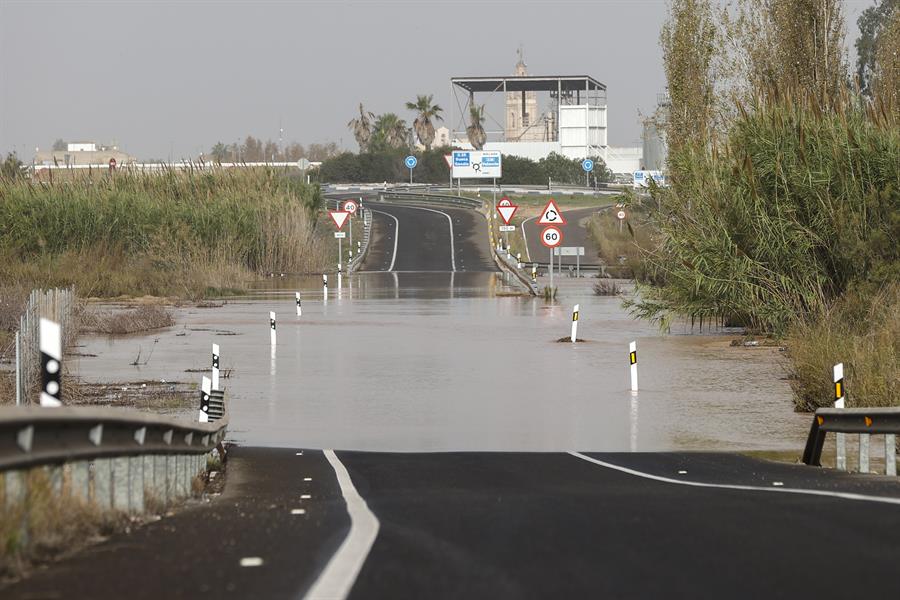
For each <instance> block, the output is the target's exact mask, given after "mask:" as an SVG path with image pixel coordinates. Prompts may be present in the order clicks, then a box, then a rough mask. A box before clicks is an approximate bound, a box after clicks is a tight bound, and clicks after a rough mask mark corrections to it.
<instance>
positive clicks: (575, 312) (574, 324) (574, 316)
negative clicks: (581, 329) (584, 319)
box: [571, 304, 579, 342]
mask: <svg viewBox="0 0 900 600" xmlns="http://www.w3.org/2000/svg"><path fill="white" fill-rule="evenodd" d="M578 306H579V305H578V304H576V305H575V308H574V309H573V310H572V335H571V340H572V341H573V342H574V341H576V340H577V339H578Z"/></svg>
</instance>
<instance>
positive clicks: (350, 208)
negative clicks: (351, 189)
mask: <svg viewBox="0 0 900 600" xmlns="http://www.w3.org/2000/svg"><path fill="white" fill-rule="evenodd" d="M341 208H342V209H344V210H345V211H347V212H348V213H350V214H351V215H355V214H356V209H357V208H359V206H358V205H357V204H356V200H347V201H346V202H344V203H343V204H342V205H341Z"/></svg>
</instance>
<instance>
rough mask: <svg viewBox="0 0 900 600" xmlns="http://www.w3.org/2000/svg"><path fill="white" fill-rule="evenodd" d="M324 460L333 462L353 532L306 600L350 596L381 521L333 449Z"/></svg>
mask: <svg viewBox="0 0 900 600" xmlns="http://www.w3.org/2000/svg"><path fill="white" fill-rule="evenodd" d="M322 452H323V454H325V458H327V459H328V462H329V463H331V468H332V469H334V474H335V475H336V476H337V480H338V485H340V487H341V494H343V495H344V502H346V503H347V512H348V513H349V514H350V532H349V533H348V534H347V537H346V538H344V541H343V542H341V545H340V547H339V548H338V549H337V552H335V553H334V556H332V557H331V560H329V561H328V564H327V565H326V566H325V569H324V570H323V571H322V573H321V574H320V575H319V578H318V579H316V582H315V583H314V584H313V585H312V587H311V588H309V591H308V592H306V595H305V596H304V598H322V599H325V598H327V599H329V600H341V599H343V598H346V597H347V596H348V595H349V594H350V590H351V589H352V588H353V584H354V583H355V582H356V577H357V575H359V571H360V569H362V566H363V564H364V563H365V562H366V557H367V556H368V555H369V550H371V549H372V544H374V543H375V538H376V537H377V536H378V528H379V526H380V524H379V523H378V519H377V518H376V517H375V515H374V514H373V513H372V511H370V510H369V507H368V506H367V505H366V501H365V500H363V498H362V496H360V495H359V492H357V491H356V488H355V487H353V482H352V481H351V480H350V474H349V473H347V469H346V467H344V464H343V463H342V462H341V461H340V460H339V459H338V457H337V456H336V455H335V453H334V450H323V451H322Z"/></svg>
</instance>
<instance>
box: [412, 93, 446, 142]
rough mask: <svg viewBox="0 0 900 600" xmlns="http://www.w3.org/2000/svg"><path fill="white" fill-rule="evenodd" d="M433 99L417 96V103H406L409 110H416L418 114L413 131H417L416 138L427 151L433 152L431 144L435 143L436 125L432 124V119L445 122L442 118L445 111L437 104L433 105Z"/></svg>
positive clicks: (431, 96)
mask: <svg viewBox="0 0 900 600" xmlns="http://www.w3.org/2000/svg"><path fill="white" fill-rule="evenodd" d="M433 98H434V96H433V95H428V96H416V101H415V102H407V103H406V108H407V109H408V110H414V111H416V112H417V113H418V114H417V115H416V120H415V121H413V129H415V130H416V136H417V137H418V138H419V141H420V142H422V144H423V145H424V146H425V150H431V144H432V143H433V142H434V124H433V123H432V122H431V119H436V120H438V121H443V120H444V118H443V117H442V116H441V113H442V112H443V111H444V109H443V108H441V107H440V106H438V105H437V104H432V100H433Z"/></svg>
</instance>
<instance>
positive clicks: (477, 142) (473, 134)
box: [466, 104, 487, 150]
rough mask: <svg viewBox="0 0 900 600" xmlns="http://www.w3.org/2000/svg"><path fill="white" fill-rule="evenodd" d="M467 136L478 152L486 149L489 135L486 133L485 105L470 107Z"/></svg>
mask: <svg viewBox="0 0 900 600" xmlns="http://www.w3.org/2000/svg"><path fill="white" fill-rule="evenodd" d="M466 136H468V138H469V143H470V144H472V147H473V148H475V149H476V150H481V149H482V148H484V143H485V142H486V141H487V134H486V133H485V132H484V104H482V105H481V106H478V105H477V104H472V105H471V106H470V107H469V126H468V127H466Z"/></svg>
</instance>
